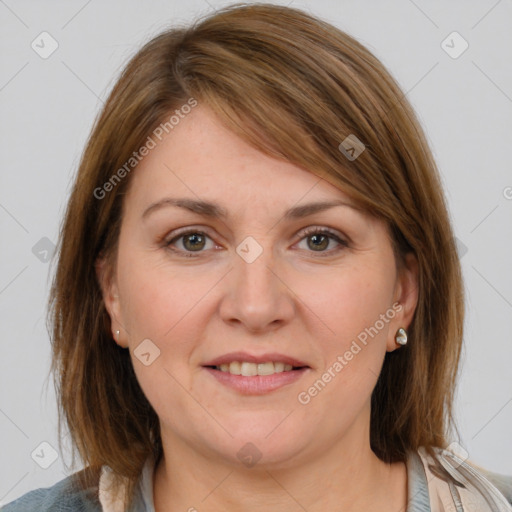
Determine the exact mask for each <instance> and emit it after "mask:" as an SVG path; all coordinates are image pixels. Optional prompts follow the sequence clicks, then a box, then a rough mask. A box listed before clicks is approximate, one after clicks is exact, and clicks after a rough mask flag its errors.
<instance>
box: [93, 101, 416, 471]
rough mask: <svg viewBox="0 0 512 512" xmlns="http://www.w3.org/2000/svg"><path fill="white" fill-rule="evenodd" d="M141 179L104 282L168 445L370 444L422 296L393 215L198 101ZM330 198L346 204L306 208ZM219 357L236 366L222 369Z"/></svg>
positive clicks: (248, 450)
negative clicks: (392, 355)
mask: <svg viewBox="0 0 512 512" xmlns="http://www.w3.org/2000/svg"><path fill="white" fill-rule="evenodd" d="M133 173H134V174H133V176H132V177H131V179H132V180H133V181H132V183H131V186H130V189H129V192H128V194H127V195H126V196H125V198H124V201H125V202H124V214H123V220H122V227H121V232H120V239H119V251H118V257H117V261H116V268H115V271H114V273H112V275H109V274H108V272H105V267H104V266H102V265H103V264H102V262H99V265H98V276H99V279H100V282H101V284H102V289H103V293H104V298H105V304H106V307H107V309H108V312H109V314H110V317H111V320H112V332H115V331H116V330H117V329H119V330H120V335H119V336H118V337H117V342H118V343H119V344H120V345H121V346H123V347H126V348H128V349H129V351H130V354H131V358H132V363H133V366H134V370H135V373H136V376H137V379H138V381H139V383H140V385H141V387H142V390H143V391H144V393H145V395H146V397H147V398H148V400H149V401H150V403H151V404H152V406H153V408H154V409H155V411H156V413H157V414H158V416H159V419H160V425H161V431H162V438H163V440H164V446H165V443H166V441H167V442H168V443H170V445H173V443H174V445H176V446H178V445H179V446H188V447H193V448H191V449H193V450H194V451H195V452H196V453H199V454H202V455H204V456H208V457H210V458H211V457H216V458H217V460H226V461H228V462H239V459H240V457H241V455H245V454H249V455H251V454H252V455H254V456H256V457H261V459H260V463H264V462H267V463H268V464H280V465H281V466H285V465H286V464H288V463H292V462H296V461H297V460H300V459H304V460H307V459H311V458H313V457H315V456H317V455H318V454H320V453H322V452H324V453H325V452H326V451H327V450H329V449H331V448H332V447H333V446H334V445H336V444H338V445H344V446H345V447H347V448H348V447H353V446H360V445H361V443H368V429H369V413H370V397H371V393H372V390H373V388H374V386H375V384H376V381H377V377H378V374H379V372H380V369H381V366H382V363H383V359H384V356H385V353H386V351H391V350H394V349H396V348H397V346H398V345H396V344H395V341H394V337H395V333H396V330H397V329H398V328H399V327H405V328H407V327H408V325H409V323H410V321H411V319H412V315H413V312H414V308H415V305H416V299H417V297H416V293H415V290H416V271H415V267H414V261H413V260H411V259H408V260H407V268H405V269H404V270H403V271H401V272H400V273H397V270H396V265H395V258H394V255H393V250H392V246H391V241H390V238H389V235H388V231H387V228H386V226H385V224H383V223H382V222H381V221H380V220H377V219H375V218H373V217H370V216H369V215H367V214H365V213H364V212H362V211H361V210H358V209H356V208H354V207H353V206H354V203H353V202H352V201H351V199H350V198H349V197H348V196H347V195H346V194H344V193H343V192H342V191H341V190H339V189H338V188H336V187H334V186H333V185H331V184H329V183H327V182H326V181H325V180H323V179H321V178H319V177H317V176H316V175H314V174H312V173H310V172H308V171H306V170H304V169H301V168H299V167H296V166H295V165H292V164H290V163H288V162H283V161H278V160H275V159H272V158H270V157H268V156H265V155H264V154H262V153H260V152H259V151H257V150H255V149H253V148H252V147H250V146H249V145H247V144H246V143H245V142H243V141H242V140H241V139H239V138H237V137H236V136H235V135H234V134H232V133H231V132H229V131H227V130H226V129H225V128H224V127H223V126H222V125H221V124H220V122H219V121H218V120H217V119H216V118H215V117H214V116H213V114H212V113H211V111H209V110H208V109H207V108H206V107H204V106H201V105H200V106H198V107H197V108H196V109H194V110H193V111H192V112H191V113H190V114H188V116H187V117H186V118H184V119H183V120H181V121H180V124H179V125H178V126H177V127H175V129H174V130H173V131H172V132H171V133H170V135H169V136H168V137H167V138H166V139H163V141H162V142H161V143H159V144H158V145H157V146H156V147H155V148H154V149H152V151H151V152H150V153H149V154H148V155H147V156H146V157H145V158H144V159H143V160H142V161H141V163H140V164H139V166H138V167H137V169H136V170H135V171H133ZM181 199H186V200H188V201H189V203H188V205H189V206H191V205H192V203H191V202H192V201H205V202H208V203H215V204H216V205H217V206H218V208H219V209H220V210H222V211H223V212H224V213H225V216H215V215H209V213H210V214H211V213H212V212H213V211H212V209H211V208H210V209H208V208H204V207H203V208H198V207H196V208H193V210H195V211H192V210H191V209H189V208H186V207H185V206H186V204H187V203H182V206H178V205H176V204H172V202H173V201H174V202H175V201H176V200H181ZM163 200H169V201H167V202H162V201H163ZM320 202H330V203H333V202H338V203H339V204H338V205H337V206H332V207H330V208H324V209H317V210H316V211H315V209H310V210H309V211H306V209H304V208H303V207H304V206H305V205H310V204H312V203H320ZM298 208H299V209H298ZM287 212H289V213H288V214H287ZM213 213H215V212H213ZM217 213H218V212H217ZM301 213H302V215H301ZM398 303H400V304H398ZM224 356H225V357H224ZM219 358H220V360H219ZM222 358H224V364H226V365H227V364H228V363H229V361H233V362H234V364H232V365H230V366H227V367H226V366H224V367H223V368H221V369H214V368H213V367H215V366H219V365H220V364H221V362H222V360H223V359H222ZM236 361H238V362H240V363H245V364H241V365H237V364H236ZM251 361H255V362H260V363H265V362H270V363H272V362H273V363H277V364H273V365H269V364H261V366H256V365H254V364H248V363H250V362H251ZM279 363H281V364H279ZM283 364H291V365H292V367H294V368H301V369H292V370H288V371H282V372H279V371H278V370H282V369H283ZM226 368H229V370H230V371H232V372H234V373H235V374H236V373H239V372H240V371H242V372H243V373H244V374H249V375H232V374H231V373H230V372H229V371H228V372H226V371H222V369H224V370H226ZM284 368H285V369H289V367H288V366H286V367H284ZM276 370H277V371H278V373H275V374H273V375H272V374H271V375H252V374H253V373H255V372H258V373H259V374H267V373H272V372H275V371H276ZM246 443H252V445H253V446H251V445H246ZM219 457H220V458H221V459H219Z"/></svg>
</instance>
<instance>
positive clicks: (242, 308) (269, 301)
mask: <svg viewBox="0 0 512 512" xmlns="http://www.w3.org/2000/svg"><path fill="white" fill-rule="evenodd" d="M275 266H276V265H275V260H274V251H273V247H272V237H271V236H266V237H264V236H261V237H258V240H257V239H256V237H255V236H247V237H246V238H244V239H243V240H242V242H241V243H239V244H238V246H237V247H236V258H235V260H234V269H233V272H232V273H231V281H230V290H229V292H228V294H227V297H225V299H227V300H225V301H224V305H223V308H222V312H223V316H224V318H225V319H229V320H233V319H237V320H239V321H240V322H242V323H244V324H245V325H246V326H247V327H248V328H249V329H251V330H261V329H264V328H265V327H266V326H268V325H270V324H272V323H275V322H276V320H281V321H282V320H285V319H288V318H289V317H290V315H291V314H292V313H293V306H292V304H291V300H290V297H289V296H288V293H289V292H288V289H287V287H286V286H285V285H284V284H283V282H282V281H281V279H280V278H279V277H278V276H279V273H278V271H277V270H276V269H275V268H274V267H275Z"/></svg>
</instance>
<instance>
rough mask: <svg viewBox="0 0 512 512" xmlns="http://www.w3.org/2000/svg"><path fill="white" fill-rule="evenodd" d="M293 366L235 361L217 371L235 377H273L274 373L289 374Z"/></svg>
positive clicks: (218, 368)
mask: <svg viewBox="0 0 512 512" xmlns="http://www.w3.org/2000/svg"><path fill="white" fill-rule="evenodd" d="M292 368H293V366H292V365H291V364H284V363H273V362H271V361H270V362H268V363H248V362H247V361H243V362H239V361H233V362H232V363H230V364H227V363H225V364H221V365H220V366H216V369H217V370H220V371H222V372H229V373H231V374H233V375H243V376H244V377H253V376H255V375H272V374H274V373H281V372H289V371H291V370H292Z"/></svg>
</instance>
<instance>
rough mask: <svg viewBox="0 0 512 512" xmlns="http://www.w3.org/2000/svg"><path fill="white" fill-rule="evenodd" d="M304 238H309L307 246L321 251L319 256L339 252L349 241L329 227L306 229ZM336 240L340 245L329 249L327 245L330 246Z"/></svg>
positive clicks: (318, 251) (314, 250)
mask: <svg viewBox="0 0 512 512" xmlns="http://www.w3.org/2000/svg"><path fill="white" fill-rule="evenodd" d="M302 235H303V238H302V239H301V241H302V240H304V239H306V240H307V247H308V249H310V250H311V251H313V252H317V253H320V254H319V256H324V253H325V256H329V255H331V254H332V253H334V252H338V251H339V250H341V249H342V248H343V247H347V246H348V243H347V242H346V241H345V240H342V239H341V238H340V237H339V236H338V235H337V234H336V233H335V232H334V231H331V230H329V229H327V228H317V227H313V228H309V229H307V230H305V231H304V232H303V233H302ZM331 241H334V242H336V243H337V244H338V247H337V248H336V247H335V248H334V249H333V250H329V251H327V250H326V249H327V247H329V243H330V242H331ZM340 246H341V247H340Z"/></svg>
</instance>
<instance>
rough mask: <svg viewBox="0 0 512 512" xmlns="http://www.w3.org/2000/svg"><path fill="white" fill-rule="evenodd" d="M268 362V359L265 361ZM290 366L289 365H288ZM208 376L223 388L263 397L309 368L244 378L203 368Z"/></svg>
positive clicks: (298, 376) (291, 381) (292, 380)
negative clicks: (223, 386) (222, 385)
mask: <svg viewBox="0 0 512 512" xmlns="http://www.w3.org/2000/svg"><path fill="white" fill-rule="evenodd" d="M267 361H268V359H267ZM288 364H291V363H288ZM215 366H217V365H215ZM204 370H206V371H207V372H208V373H209V374H210V375H212V376H213V377H214V378H215V379H217V381H218V382H220V383H221V384H224V385H225V386H227V387H229V388H231V389H234V390H236V391H238V392H239V393H241V394H243V395H264V394H265V393H270V392H271V391H274V390H276V389H279V388H282V387H283V386H286V385H289V384H292V383H294V382H297V380H298V379H300V378H301V377H302V376H303V375H304V374H305V373H308V372H309V371H310V370H311V368H309V367H308V368H301V369H300V370H290V371H288V372H280V373H274V374H272V375H254V376H251V377H244V376H243V375H232V374H231V373H229V372H223V371H221V370H215V369H214V368H208V367H207V366H206V367H204Z"/></svg>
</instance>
